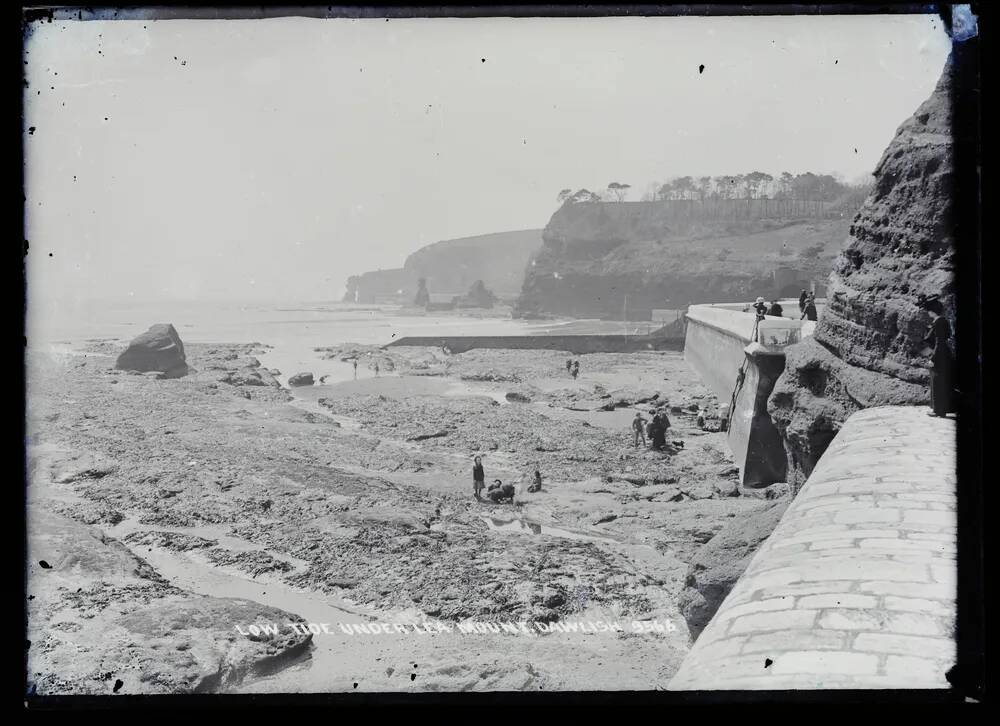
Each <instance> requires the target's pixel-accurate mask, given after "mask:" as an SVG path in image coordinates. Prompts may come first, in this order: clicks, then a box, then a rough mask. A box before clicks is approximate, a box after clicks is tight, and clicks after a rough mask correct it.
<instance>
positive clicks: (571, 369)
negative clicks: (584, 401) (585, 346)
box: [566, 358, 580, 380]
mask: <svg viewBox="0 0 1000 726" xmlns="http://www.w3.org/2000/svg"><path fill="white" fill-rule="evenodd" d="M566 372H567V373H569V374H570V375H571V376H573V380H576V377H577V376H579V375H580V361H579V360H573V359H571V358H567V359H566Z"/></svg>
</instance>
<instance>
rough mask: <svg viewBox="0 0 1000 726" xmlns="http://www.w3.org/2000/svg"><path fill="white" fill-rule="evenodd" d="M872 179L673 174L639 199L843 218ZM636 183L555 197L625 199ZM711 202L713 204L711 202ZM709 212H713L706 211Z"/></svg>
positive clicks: (569, 201) (767, 213)
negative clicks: (736, 203) (742, 205)
mask: <svg viewBox="0 0 1000 726" xmlns="http://www.w3.org/2000/svg"><path fill="white" fill-rule="evenodd" d="M870 186H871V185H870V182H867V181H865V182H861V183H853V184H849V183H846V182H844V181H842V180H841V179H838V178H837V177H835V176H832V175H830V174H813V173H812V172H806V173H804V174H791V173H789V172H787V171H786V172H783V173H782V174H781V175H780V176H772V175H770V174H765V173H764V172H761V171H754V172H751V173H749V174H735V175H726V176H702V177H691V176H681V177H675V178H673V179H671V180H669V181H667V182H666V183H660V182H652V183H651V184H649V185H648V186H647V188H646V191H645V192H644V193H643V195H642V198H641V200H640V201H643V202H662V201H675V202H689V203H690V202H700V203H701V205H699V206H706V207H711V208H716V209H727V208H728V209H730V210H731V211H732V212H738V211H739V209H740V207H738V206H737V205H734V204H733V202H743V203H744V204H745V207H746V209H747V210H750V209H754V210H755V212H756V213H755V216H757V214H764V215H765V216H783V215H791V216H814V215H815V216H827V215H836V216H839V214H840V213H843V212H853V211H854V210H856V209H858V208H859V207H860V206H861V203H862V202H863V201H864V199H865V197H866V196H867V195H868V191H869V189H870ZM631 189H632V186H631V185H630V184H624V183H621V182H611V183H610V184H608V186H607V188H606V189H605V190H604V191H603V192H600V193H598V192H592V191H590V190H589V189H579V190H577V191H575V192H574V191H573V190H572V189H563V190H562V191H560V192H559V194H558V196H557V197H556V199H557V201H558V202H559V203H560V204H580V203H584V202H624V201H626V200H627V198H628V195H629V192H630V190H631ZM708 203H711V204H708ZM706 211H709V210H708V209H706Z"/></svg>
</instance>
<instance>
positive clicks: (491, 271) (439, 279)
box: [403, 229, 542, 296]
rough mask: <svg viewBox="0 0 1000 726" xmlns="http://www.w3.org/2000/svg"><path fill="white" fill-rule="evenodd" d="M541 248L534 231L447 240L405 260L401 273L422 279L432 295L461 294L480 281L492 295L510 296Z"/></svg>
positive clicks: (538, 232) (428, 246)
mask: <svg viewBox="0 0 1000 726" xmlns="http://www.w3.org/2000/svg"><path fill="white" fill-rule="evenodd" d="M541 246H542V233H541V230H538V229H525V230H519V231H515V232H496V233H494V234H483V235H478V236H476V237H463V238H461V239H449V240H444V241H443V242H435V243H434V244H432V245H427V246H426V247H422V248H420V249H419V250H417V251H416V252H414V253H413V254H412V255H410V256H409V257H407V258H406V262H405V263H404V264H403V269H404V270H406V272H407V273H408V274H410V275H412V276H413V277H414V278H415V279H416V278H420V277H426V278H427V287H428V289H429V290H430V291H431V292H435V293H449V294H455V295H457V294H464V293H465V292H467V291H468V290H469V288H470V287H472V285H473V284H474V283H475V282H476V281H477V280H482V282H483V284H484V285H485V286H486V287H487V288H489V289H490V290H493V291H494V292H495V293H496V294H498V295H501V296H504V295H507V296H514V295H516V294H517V292H518V290H520V289H521V281H522V280H523V279H524V268H525V266H526V265H527V264H528V260H529V258H530V257H531V255H532V254H533V253H534V252H536V251H537V250H538V249H539V248H540V247H541Z"/></svg>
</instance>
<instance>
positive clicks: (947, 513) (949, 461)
mask: <svg viewBox="0 0 1000 726" xmlns="http://www.w3.org/2000/svg"><path fill="white" fill-rule="evenodd" d="M954 427H955V422H954V421H952V420H949V419H940V418H931V417H929V416H927V415H926V411H925V410H924V409H922V408H918V407H911V406H890V407H879V408H871V409H868V410H865V411H861V412H858V413H855V414H854V415H853V416H851V417H850V418H849V419H848V421H847V422H846V423H845V424H844V426H843V428H841V430H840V432H839V433H838V434H837V436H836V438H835V439H834V440H833V442H832V444H831V445H830V447H829V448H828V449H827V451H826V453H825V454H824V456H823V458H822V460H821V461H820V462H819V464H818V465H817V466H816V468H815V469H814V471H813V472H812V475H811V476H810V477H809V479H808V481H807V482H806V483H805V485H804V486H803V487H802V489H801V490H800V491H799V493H798V495H797V496H796V498H795V499H794V500H793V501H792V503H791V504H790V505H789V506H788V508H787V509H786V510H785V512H784V515H783V516H782V517H781V520H780V522H779V524H778V526H777V528H776V529H775V530H774V532H773V533H772V534H771V536H770V537H769V538H768V539H767V540H766V541H765V542H764V543H763V545H761V547H760V548H759V549H758V550H757V552H756V554H755V555H754V556H753V558H752V559H751V561H750V564H749V566H748V567H747V569H746V571H745V572H744V573H743V575H742V577H741V578H740V579H739V581H738V582H737V583H736V586H735V587H734V588H733V589H732V591H731V592H730V593H729V595H728V596H727V597H726V599H725V600H724V601H723V603H722V605H721V606H720V607H719V610H718V612H717V613H716V614H715V616H714V617H713V618H712V620H711V622H710V623H709V624H708V626H707V627H706V628H705V629H704V631H703V632H702V633H701V635H700V636H699V637H698V640H697V641H696V642H695V644H694V646H693V647H692V649H691V651H690V652H689V653H688V655H687V657H686V658H685V660H684V662H683V663H682V664H681V668H680V670H679V671H678V672H677V674H676V675H675V676H674V678H673V680H672V681H671V683H670V688H671V689H672V690H741V689H774V690H787V689H811V688H850V689H866V688H947V687H948V686H949V684H948V681H947V679H946V678H945V674H946V673H947V671H948V670H949V669H950V668H951V666H952V665H953V664H954V661H955V640H954V619H955V594H956V586H957V575H956V572H957V570H956V562H955V550H956V536H957V520H956V514H955V499H956V488H955V487H956V475H955V448H954V446H955V445H954V439H955V436H954V433H955V432H954ZM930 441H933V442H935V445H934V446H933V447H929V446H928V445H927V443H928V442H930Z"/></svg>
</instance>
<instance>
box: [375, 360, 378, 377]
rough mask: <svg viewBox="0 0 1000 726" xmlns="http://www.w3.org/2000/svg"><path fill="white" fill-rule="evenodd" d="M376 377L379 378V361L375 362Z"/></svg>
mask: <svg viewBox="0 0 1000 726" xmlns="http://www.w3.org/2000/svg"><path fill="white" fill-rule="evenodd" d="M375 377H376V378H378V361H377V360H376V361H375Z"/></svg>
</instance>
